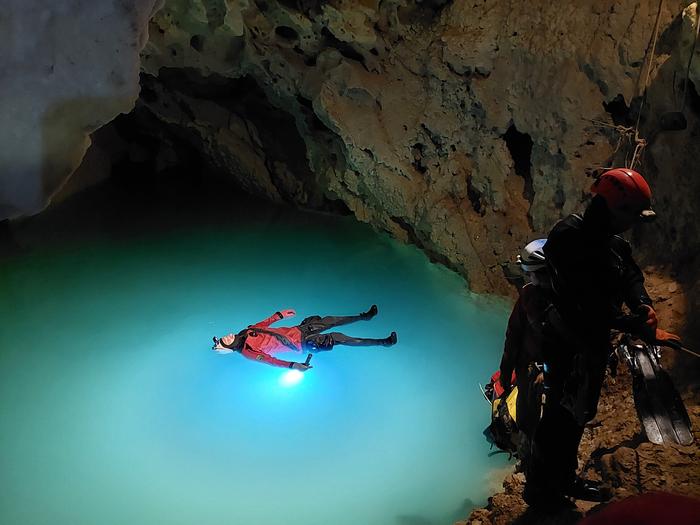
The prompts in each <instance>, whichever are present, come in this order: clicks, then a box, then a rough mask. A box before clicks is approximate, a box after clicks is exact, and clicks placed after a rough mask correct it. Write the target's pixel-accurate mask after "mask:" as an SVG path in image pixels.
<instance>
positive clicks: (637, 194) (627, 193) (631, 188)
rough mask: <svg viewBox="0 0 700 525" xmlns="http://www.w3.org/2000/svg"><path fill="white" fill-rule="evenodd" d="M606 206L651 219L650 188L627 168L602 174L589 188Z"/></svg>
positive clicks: (637, 174) (640, 177)
mask: <svg viewBox="0 0 700 525" xmlns="http://www.w3.org/2000/svg"><path fill="white" fill-rule="evenodd" d="M591 191H592V192H593V193H597V194H598V195H600V196H601V197H603V199H605V203H606V204H607V205H608V208H610V209H615V210H619V211H628V212H631V213H639V214H640V215H641V216H642V217H643V218H649V219H650V218H652V217H653V216H654V212H653V211H652V210H651V188H649V184H647V181H645V180H644V177H642V176H641V175H640V174H639V173H637V172H636V171H634V170H629V169H627V168H615V169H614V170H610V171H606V172H605V173H603V174H602V175H601V176H600V177H598V179H597V180H596V181H595V182H594V183H593V185H592V186H591Z"/></svg>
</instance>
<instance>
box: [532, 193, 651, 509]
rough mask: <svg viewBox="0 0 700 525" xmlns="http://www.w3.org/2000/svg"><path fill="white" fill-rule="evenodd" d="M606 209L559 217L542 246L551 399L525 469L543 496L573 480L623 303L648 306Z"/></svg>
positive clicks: (591, 208) (626, 249)
mask: <svg viewBox="0 0 700 525" xmlns="http://www.w3.org/2000/svg"><path fill="white" fill-rule="evenodd" d="M601 206H602V203H601V202H600V201H594V202H593V203H591V205H590V206H589V208H588V209H587V210H586V215H585V219H584V218H581V217H580V216H578V215H570V216H569V217H567V218H565V219H563V220H562V221H560V222H559V223H558V224H557V225H556V226H555V227H554V228H553V229H552V231H551V233H550V234H549V236H548V239H547V243H546V244H545V246H544V253H545V256H546V260H547V264H548V266H549V268H550V272H551V274H552V283H553V286H554V294H553V303H554V308H551V309H550V315H549V316H548V321H547V323H546V325H545V336H544V341H543V353H544V358H545V363H546V365H547V373H546V374H545V383H546V387H547V396H546V402H545V406H544V409H543V414H542V419H541V421H540V423H539V425H538V427H537V430H536V432H535V438H534V444H533V458H532V462H531V464H530V467H529V468H528V472H527V483H528V485H529V488H530V489H531V490H533V491H535V492H539V493H541V494H551V495H552V496H556V495H557V494H562V493H563V492H565V491H566V490H567V487H568V486H569V485H571V484H572V483H573V482H574V480H575V478H576V469H577V453H578V446H579V443H580V441H581V436H582V434H583V429H584V425H585V424H586V422H588V421H590V420H591V419H592V418H593V417H594V416H595V413H596V408H597V405H598V398H599V396H600V390H601V387H602V383H603V379H604V375H605V368H606V364H607V360H608V356H609V354H610V351H611V345H610V330H611V329H612V328H613V327H614V325H615V319H616V318H618V317H619V315H620V311H621V310H620V309H621V305H622V303H623V302H624V303H625V304H627V306H628V307H629V308H630V309H632V310H635V309H637V308H639V307H640V305H642V304H647V305H651V299H650V298H649V295H648V294H647V292H646V290H645V288H644V276H643V274H642V272H641V270H640V269H639V267H638V266H637V264H636V263H635V262H634V260H633V259H632V252H631V248H630V246H629V244H628V243H627V241H625V240H624V239H623V238H622V237H619V236H617V235H611V234H609V233H606V232H607V230H608V228H607V224H608V217H607V209H605V208H604V207H602V208H601ZM526 493H527V491H526Z"/></svg>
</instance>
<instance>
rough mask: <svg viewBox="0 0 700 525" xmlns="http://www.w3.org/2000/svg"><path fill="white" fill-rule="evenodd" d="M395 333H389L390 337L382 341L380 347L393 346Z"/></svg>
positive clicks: (395, 338) (395, 339)
mask: <svg viewBox="0 0 700 525" xmlns="http://www.w3.org/2000/svg"><path fill="white" fill-rule="evenodd" d="M397 340H398V339H397V337H396V332H391V335H390V336H389V337H387V338H385V339H382V346H393V345H395V344H396V341H397Z"/></svg>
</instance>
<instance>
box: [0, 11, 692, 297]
mask: <svg viewBox="0 0 700 525" xmlns="http://www.w3.org/2000/svg"><path fill="white" fill-rule="evenodd" d="M12 1H13V3H12V5H11V6H10V7H11V9H10V10H9V12H10V13H11V16H9V17H6V18H5V20H4V22H3V23H4V25H5V27H6V28H7V30H8V32H7V34H9V35H10V39H9V41H10V45H9V46H7V47H6V48H4V50H3V54H2V55H1V56H0V58H2V65H3V67H4V70H5V71H6V72H8V73H9V75H6V76H5V78H8V79H9V82H4V83H3V84H2V86H0V105H2V107H0V110H1V111H0V114H2V115H3V119H4V124H5V125H3V126H0V129H2V131H1V133H2V134H3V144H4V145H5V147H4V148H3V150H2V153H0V167H1V168H2V170H1V172H2V186H0V208H1V209H0V219H2V218H7V217H13V216H17V215H22V214H31V213H34V212H36V211H38V210H40V209H41V208H42V207H43V206H45V205H46V203H47V202H48V201H49V200H50V198H51V196H52V195H55V194H56V192H57V190H58V189H59V188H61V186H62V185H63V184H64V182H65V180H66V178H67V177H68V175H69V174H70V173H71V172H72V171H73V170H74V169H75V168H76V166H77V165H78V164H79V163H80V160H81V158H82V157H83V154H84V152H85V150H86V149H87V147H88V145H89V142H90V139H89V133H90V132H92V131H94V130H95V129H97V128H99V127H100V126H101V125H102V124H104V123H105V122H107V121H109V120H110V119H112V118H113V117H114V116H115V115H117V114H118V113H120V112H126V111H129V110H130V109H131V108H132V107H133V105H134V102H135V100H136V98H137V93H138V79H137V74H138V68H139V60H138V56H137V53H138V52H139V51H141V56H140V67H141V78H140V84H141V96H140V98H138V101H137V102H136V103H137V104H138V107H139V109H140V110H142V111H143V110H145V111H148V112H149V113H150V114H152V115H153V116H155V117H156V118H157V119H159V120H160V121H161V122H162V123H164V124H165V125H167V127H168V130H169V132H170V131H173V130H174V132H175V133H176V134H177V135H179V138H181V139H184V140H186V141H188V142H189V143H192V144H193V145H194V146H195V147H196V148H197V149H198V150H199V151H200V152H201V153H202V154H203V155H204V156H205V157H206V158H207V159H208V161H209V162H210V163H211V164H212V165H214V166H215V167H217V168H218V169H219V171H221V172H223V173H227V174H228V175H229V176H230V177H231V178H232V179H233V180H234V181H235V182H236V183H237V184H238V185H239V186H241V187H242V188H244V189H245V190H246V191H248V192H250V193H253V194H258V195H261V196H263V197H265V198H268V199H271V200H273V201H285V202H291V203H294V204H296V205H299V206H302V207H307V208H312V209H324V210H328V209H332V210H334V211H341V212H344V211H347V210H350V211H351V212H352V213H354V214H355V215H356V216H357V217H358V219H360V220H362V221H366V222H368V223H371V224H373V225H374V226H375V227H377V228H378V229H381V230H385V231H388V232H390V233H391V234H393V235H395V236H396V237H398V238H400V239H403V240H405V241H409V242H413V243H415V244H416V245H418V246H419V247H421V248H422V249H423V250H425V251H426V252H427V253H428V254H429V255H430V256H431V257H432V258H433V259H434V260H437V261H440V262H442V263H444V264H446V265H447V266H449V267H451V268H453V269H455V270H456V271H458V272H460V273H461V274H463V275H465V276H466V277H467V278H468V280H469V282H470V285H471V287H472V289H474V290H475V291H488V292H496V293H505V294H507V293H512V292H513V290H512V289H511V288H510V287H509V286H508V284H507V281H506V279H504V267H503V264H504V262H506V261H509V260H512V259H513V256H514V254H515V252H516V251H517V249H518V248H519V247H521V246H522V245H523V244H525V243H526V242H527V241H529V240H531V239H532V238H534V237H536V236H540V235H544V234H546V232H547V231H548V230H549V229H550V227H551V226H552V224H553V223H554V222H555V221H556V220H557V219H558V218H560V217H561V216H563V215H565V214H568V213H570V212H572V211H576V210H580V209H581V208H582V207H583V204H584V202H585V199H586V195H587V190H588V187H589V186H590V183H591V179H590V177H589V176H588V175H587V173H588V172H589V171H590V170H591V169H595V168H600V167H603V166H612V165H616V164H617V165H619V164H620V163H624V162H625V160H626V159H627V160H629V158H630V155H631V147H630V145H629V144H628V143H626V142H625V141H622V142H620V134H619V133H618V131H616V130H614V129H612V128H611V127H610V126H613V125H624V126H630V125H633V124H634V123H635V122H636V121H637V116H638V113H639V108H640V106H641V101H642V97H641V94H642V93H643V86H642V85H641V81H640V78H642V77H644V76H645V75H646V70H645V69H644V63H645V53H646V50H647V47H648V45H649V42H650V37H651V35H652V33H653V29H654V25H655V21H656V14H657V8H658V3H657V2H650V1H646V2H645V1H640V0H624V1H614V0H593V1H590V2H573V1H566V2H546V1H542V0H533V1H532V2H512V1H511V2H502V1H495V0H486V1H479V2H466V1H456V0H454V1H449V0H423V1H408V0H383V1H373V0H362V1H352V2H350V1H344V0H331V1H315V0H255V1H253V0H167V1H165V2H164V5H162V4H163V2H161V1H158V0H105V1H103V2H98V3H84V2H81V1H80V0H64V1H62V2H51V3H48V2H43V1H40V0H32V1H30V2H26V1H25V2H19V1H18V0H12ZM686 4H687V2H683V1H679V0H670V1H668V2H665V3H664V9H663V10H662V11H661V13H660V19H659V21H660V25H659V27H660V31H659V41H658V45H657V47H656V55H655V59H654V61H653V63H652V64H651V70H650V74H649V79H650V85H649V89H648V95H647V98H646V100H645V101H644V105H643V109H642V115H641V119H640V125H641V127H640V131H641V135H642V136H643V137H645V138H647V139H648V142H649V144H648V146H647V148H646V150H645V151H644V154H643V156H642V157H641V163H640V165H639V169H640V170H641V171H642V172H643V173H644V174H645V175H646V176H647V177H648V178H649V179H650V181H651V182H652V185H653V187H654V191H655V196H656V201H657V209H658V211H659V216H660V220H659V221H658V222H657V223H656V224H655V225H653V226H652V227H646V226H645V227H644V229H643V230H640V231H638V232H635V235H634V240H635V241H636V242H637V244H638V245H639V247H640V248H641V254H642V256H643V259H644V262H645V264H663V263H669V262H673V263H676V266H684V265H685V267H692V266H693V265H694V264H695V262H696V261H697V255H698V253H699V252H700V236H699V235H698V232H697V227H696V226H695V217H696V216H697V214H696V211H697V202H696V201H697V196H698V195H700V183H699V182H698V181H699V180H700V177H698V176H697V174H698V171H699V170H698V168H697V166H696V163H695V154H694V151H695V149H696V148H697V146H698V138H697V137H698V119H697V115H698V113H699V112H700V102H699V99H698V94H697V89H696V86H698V85H699V84H698V82H699V81H700V59H698V60H695V62H694V64H693V66H692V68H691V70H690V78H691V80H692V81H693V83H694V84H690V88H689V89H688V97H687V100H688V102H687V104H686V108H685V115H686V117H687V120H688V127H687V129H686V130H684V131H679V132H659V131H658V130H659V122H660V118H661V115H662V114H663V113H664V112H666V111H669V110H674V109H677V108H678V100H677V99H678V96H679V95H678V94H679V91H680V82H681V81H682V79H683V77H684V74H685V68H686V65H687V60H688V57H689V56H690V53H691V51H692V50H693V38H694V35H695V29H696V27H697V26H696V19H697V17H696V13H695V4H692V5H690V6H687V7H686ZM161 7H162V8H161ZM158 8H160V10H158ZM77 12H80V13H81V15H80V16H71V15H72V14H73V13H77ZM154 13H155V14H154ZM149 18H150V22H148V20H149ZM37 24H38V26H37ZM28 27H31V28H32V34H33V35H36V36H34V37H32V38H27V37H26V35H27V34H28V31H27V28H28ZM37 27H38V28H39V29H40V30H37ZM698 51H700V49H696V50H695V54H696V55H697V54H700V53H698ZM171 149H172V148H171ZM171 153H172V152H171ZM105 158H106V157H105V156H104V155H92V157H90V156H88V158H87V159H86V162H85V163H84V166H83V167H82V168H81V169H80V170H79V171H78V174H79V175H80V177H79V178H80V181H77V177H76V178H74V181H73V184H70V185H67V186H66V188H64V191H63V193H61V194H59V197H61V198H63V195H64V194H65V193H70V191H74V189H73V188H78V189H79V188H81V187H84V186H86V185H89V184H90V182H91V181H90V177H91V174H92V173H93V172H96V171H97V170H96V169H95V168H94V166H95V165H99V166H102V167H103V168H104V167H105V165H106V162H105ZM91 159H92V160H91ZM96 159H97V160H96ZM88 161H90V162H88ZM98 161H99V162H98ZM91 166H93V167H91ZM100 169H101V168H100ZM102 171H106V170H102ZM659 246H662V247H663V249H659ZM695 266H697V265H696V264H695ZM690 281H691V288H692V287H693V286H694V288H693V289H696V290H697V289H700V284H698V280H697V276H694V277H693V276H691V278H690ZM692 283H695V284H694V285H693V284H692ZM698 295H700V294H695V296H698ZM698 300H700V298H699V299H698Z"/></svg>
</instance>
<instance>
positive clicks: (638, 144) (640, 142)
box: [625, 0, 664, 170]
mask: <svg viewBox="0 0 700 525" xmlns="http://www.w3.org/2000/svg"><path fill="white" fill-rule="evenodd" d="M663 7H664V0H659V9H658V10H657V11H656V22H655V23H654V34H653V36H652V38H651V53H647V56H646V57H645V58H646V59H645V64H646V70H647V71H646V76H645V78H644V95H643V96H642V103H641V104H640V105H639V111H638V113H637V123H636V124H635V125H634V143H635V146H634V153H633V154H632V161H631V162H630V163H629V165H628V166H627V167H628V168H629V169H631V170H633V169H634V166H635V164H636V163H637V161H638V160H640V159H641V157H642V152H643V151H644V148H645V147H646V145H647V141H646V140H644V139H643V138H641V137H640V136H639V124H640V122H641V120H642V110H643V109H644V105H645V104H646V101H647V86H648V85H649V77H650V76H651V66H652V63H653V61H654V57H655V56H656V43H657V42H658V40H659V26H660V25H661V12H662V11H663ZM647 50H648V48H647ZM640 76H641V75H640ZM638 87H639V86H638ZM625 160H626V159H625Z"/></svg>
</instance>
